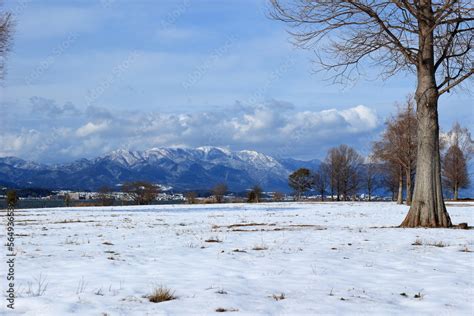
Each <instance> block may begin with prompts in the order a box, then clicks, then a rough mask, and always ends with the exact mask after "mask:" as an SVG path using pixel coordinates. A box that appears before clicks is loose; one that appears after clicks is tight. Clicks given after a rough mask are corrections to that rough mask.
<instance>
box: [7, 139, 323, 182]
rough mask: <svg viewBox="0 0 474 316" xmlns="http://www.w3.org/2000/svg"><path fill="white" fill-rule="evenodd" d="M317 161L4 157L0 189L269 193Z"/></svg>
mask: <svg viewBox="0 0 474 316" xmlns="http://www.w3.org/2000/svg"><path fill="white" fill-rule="evenodd" d="M318 164H319V161H317V160H313V161H300V160H294V159H282V160H279V159H276V158H273V157H271V156H268V155H265V154H262V153H259V152H256V151H251V150H242V151H230V150H228V149H225V148H219V147H210V146H206V147H198V148H152V149H148V150H145V151H129V150H124V149H120V150H116V151H113V152H111V153H109V154H106V155H104V156H101V157H98V158H95V159H80V160H77V161H74V162H72V163H67V164H57V165H42V164H37V163H34V162H28V161H25V160H22V159H18V158H14V157H6V158H0V185H1V184H3V185H11V184H14V185H16V186H19V187H44V188H50V189H55V188H68V189H90V190H94V189H97V188H99V187H101V186H104V185H106V186H112V187H113V186H117V185H119V184H121V183H123V182H125V181H132V180H147V181H152V182H154V183H160V184H163V185H169V186H172V187H173V188H175V189H177V190H194V189H209V188H211V187H212V186H214V185H215V184H217V183H221V182H225V183H227V185H228V186H229V189H230V190H233V191H241V190H245V189H247V188H249V187H251V186H252V185H255V184H259V185H261V186H262V187H264V189H266V190H284V191H287V190H288V187H287V177H288V175H289V173H290V172H292V171H293V170H294V169H296V168H299V167H303V166H304V167H309V168H315V167H316V166H317V165H318Z"/></svg>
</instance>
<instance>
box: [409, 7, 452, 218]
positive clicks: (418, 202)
mask: <svg viewBox="0 0 474 316" xmlns="http://www.w3.org/2000/svg"><path fill="white" fill-rule="evenodd" d="M419 7H420V11H421V15H420V18H419V20H418V27H419V37H418V40H419V43H418V45H419V50H420V52H419V54H418V63H417V74H418V78H417V81H418V84H417V88H416V93H415V99H416V107H417V109H416V116H417V121H418V129H417V133H418V154H417V161H416V176H415V191H414V194H413V202H412V204H411V206H410V210H409V211H408V214H407V216H406V217H405V219H404V221H403V222H402V224H401V225H400V226H401V227H451V226H452V224H451V218H450V217H449V214H448V212H447V211H446V206H445V205H444V200H443V191H442V188H441V159H440V154H439V124H438V98H439V91H438V87H437V84H436V76H435V74H436V72H435V66H434V65H435V63H434V49H433V27H432V26H433V24H434V16H433V9H432V6H431V0H420V2H419Z"/></svg>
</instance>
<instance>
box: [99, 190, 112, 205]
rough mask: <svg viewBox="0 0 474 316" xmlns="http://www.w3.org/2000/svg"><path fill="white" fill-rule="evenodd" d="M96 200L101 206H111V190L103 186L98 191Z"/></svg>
mask: <svg viewBox="0 0 474 316" xmlns="http://www.w3.org/2000/svg"><path fill="white" fill-rule="evenodd" d="M98 199H99V201H100V204H101V205H102V206H111V205H113V204H114V197H113V196H112V189H111V188H109V187H108V186H103V187H101V188H100V189H99V194H98Z"/></svg>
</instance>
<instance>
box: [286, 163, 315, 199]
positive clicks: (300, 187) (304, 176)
mask: <svg viewBox="0 0 474 316" xmlns="http://www.w3.org/2000/svg"><path fill="white" fill-rule="evenodd" d="M312 182H313V179H312V176H311V171H310V170H309V169H306V168H300V169H298V170H296V171H295V172H293V173H292V174H290V176H289V177H288V185H289V186H290V188H292V189H293V190H294V191H295V198H296V200H297V201H299V200H300V199H301V195H302V194H303V193H304V192H306V191H308V190H309V189H311V185H312Z"/></svg>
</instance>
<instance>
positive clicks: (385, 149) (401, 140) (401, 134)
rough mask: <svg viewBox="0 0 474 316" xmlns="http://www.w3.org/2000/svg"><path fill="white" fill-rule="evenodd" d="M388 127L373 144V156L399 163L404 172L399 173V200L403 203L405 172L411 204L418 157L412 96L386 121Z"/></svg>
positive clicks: (407, 201)
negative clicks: (413, 178)
mask: <svg viewBox="0 0 474 316" xmlns="http://www.w3.org/2000/svg"><path fill="white" fill-rule="evenodd" d="M386 125H387V128H386V129H385V131H384V132H383V134H382V137H381V139H380V140H379V141H376V142H374V144H373V156H374V158H375V159H377V160H379V161H383V162H390V163H393V164H396V165H399V166H400V168H401V169H402V173H401V174H399V180H398V181H399V194H398V200H397V202H398V203H399V204H401V203H402V201H403V197H402V193H403V188H402V186H403V174H405V183H406V203H407V205H410V204H411V197H412V185H411V183H412V181H411V180H412V177H413V175H414V171H415V166H416V159H417V131H416V129H417V123H416V115H415V112H414V102H413V98H412V97H411V96H408V97H407V101H406V103H405V106H404V107H399V108H398V113H397V115H396V116H394V117H391V118H389V119H388V120H387V122H386Z"/></svg>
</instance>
